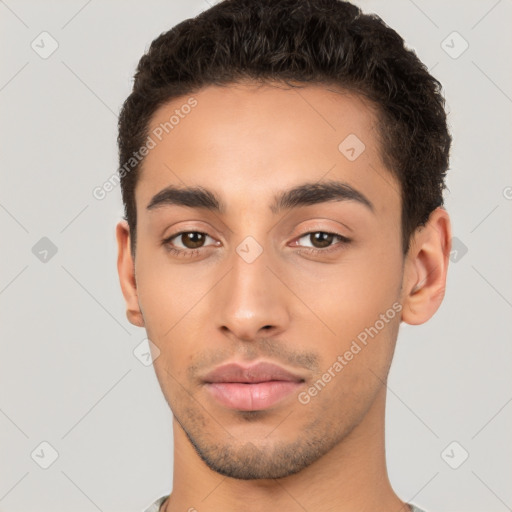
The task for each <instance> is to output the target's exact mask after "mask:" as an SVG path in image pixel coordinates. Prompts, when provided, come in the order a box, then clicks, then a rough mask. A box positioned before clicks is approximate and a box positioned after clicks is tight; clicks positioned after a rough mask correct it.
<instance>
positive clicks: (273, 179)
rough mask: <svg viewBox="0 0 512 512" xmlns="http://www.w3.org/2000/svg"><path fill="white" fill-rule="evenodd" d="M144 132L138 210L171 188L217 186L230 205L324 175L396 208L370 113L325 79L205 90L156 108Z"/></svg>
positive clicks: (394, 185) (393, 187)
mask: <svg viewBox="0 0 512 512" xmlns="http://www.w3.org/2000/svg"><path fill="white" fill-rule="evenodd" d="M190 105H193V106H192V107H191V106H190ZM148 134H149V136H150V137H151V138H152V139H153V142H154V147H153V148H152V149H151V150H150V151H149V153H148V154H147V156H146V157H145V159H144V161H143V163H142V166H141V174H140V177H139V180H138V185H137V189H136V201H137V210H138V211H139V212H140V211H141V209H145V208H146V207H147V205H148V204H149V202H150V201H151V199H152V197H153V196H154V195H155V194H156V193H158V192H159V191H160V190H162V189H163V188H165V187H166V186H168V185H170V184H172V185H176V186H203V187H205V188H208V189H210V190H215V191H216V192H218V194H217V195H219V196H220V197H223V198H225V199H226V201H225V202H226V204H228V208H229V204H230V201H231V200H233V201H234V203H233V208H235V207H240V206H243V205H246V204H247V203H248V202H251V201H252V200H254V201H256V202H258V204H263V202H268V201H267V199H268V198H269V197H270V196H272V197H273V196H274V194H275V192H276V191H279V190H284V189H287V188H291V187H293V186H295V185H297V184H299V183H303V182H320V181H321V180H324V179H328V180H340V181H343V182H344V183H348V184H350V185H352V186H353V187H354V188H356V189H358V190H364V194H365V195H366V196H371V197H372V198H374V199H372V202H373V203H374V204H375V205H376V208H377V210H378V211H379V212H380V213H383V212H384V211H385V210H389V209H390V208H393V206H394V207H396V208H398V202H399V199H398V197H399V194H398V193H397V192H398V185H397V183H396V181H395V180H394V179H393V177H392V176H391V174H390V173H389V171H388V170H386V169H385V168H384V167H383V164H382V160H381V156H380V150H381V148H380V145H379V141H378V132H377V118H376V114H375V111H374V110H373V109H372V106H371V105H370V104H369V103H368V102H366V101H365V100H363V99H362V98H360V97H358V96H357V95H354V94H350V93H348V92H343V91H339V92H338V91H335V90H333V89H332V88H328V87H327V86H321V85H314V86H313V85H309V86H307V87H301V88H284V86H273V85H263V86H257V85H255V84H236V85H229V86H209V87H206V88H204V89H201V90H200V91H199V92H197V93H194V94H193V95H191V96H182V97H179V98H175V99H173V100H172V101H170V102H168V103H167V104H165V105H164V106H162V107H160V108H159V109H158V110H157V111H156V112H155V114H154V116H153V118H152V119H151V122H150V123H149V126H148ZM396 208H395V209H396ZM233 211H235V210H233Z"/></svg>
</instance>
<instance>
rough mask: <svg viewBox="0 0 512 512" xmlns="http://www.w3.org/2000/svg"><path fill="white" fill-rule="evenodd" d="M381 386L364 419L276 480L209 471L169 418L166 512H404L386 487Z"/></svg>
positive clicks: (402, 507) (383, 391)
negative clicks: (306, 463)
mask: <svg viewBox="0 0 512 512" xmlns="http://www.w3.org/2000/svg"><path fill="white" fill-rule="evenodd" d="M385 398H386V395H385V387H383V389H382V390H381V391H380V392H379V394H378V395H377V397H376V399H375V401H374V402H373V404H372V406H371V407H370V409H369V411H368V413H367V414H366V415H365V417H364V419H363V420H362V421H361V423H359V425H357V426H356V427H355V428H354V429H353V430H352V432H351V433H350V434H349V435H347V436H346V437H345V438H344V439H343V441H342V442H340V443H339V444H338V445H337V446H335V447H334V448H333V449H332V450H331V451H330V452H328V453H327V454H325V455H324V456H323V457H321V458H320V459H318V460H317V461H315V462H314V463H313V464H311V465H310V466H308V467H307V468H305V469H303V470H302V471H300V472H299V473H296V474H294V475H290V476H287V477H284V478H280V479H265V480H238V479H234V478H230V477H226V476H224V475H220V474H218V473H216V472H215V471H212V470H211V469H210V468H208V467H207V466H206V465H205V464H204V462H203V461H202V460H201V459H200V458H199V456H198V455H197V453H196V452H195V450H194V448H193V446H192V445H191V444H190V441H189V440H188V438H187V436H186V434H185V432H184V431H183V429H182V428H181V426H180V425H179V424H178V422H177V421H176V420H175V419H174V423H173V427H174V447H175V449H174V476H173V491H172V494H171V495H170V496H169V498H168V499H167V500H166V502H165V503H164V504H163V506H162V508H161V510H162V511H165V512H178V511H184V510H186V511H190V512H194V511H197V512H202V511H206V510H207V511H208V512H235V511H239V510H244V511H247V512H263V511H265V512H269V511H278V510H279V511H280V510H287V511H290V512H295V511H297V512H299V511H300V512H304V510H307V511H308V512H320V511H322V512H327V511H332V512H334V511H336V512H348V511H351V512H353V511H354V510H357V511H359V512H374V511H375V510H380V511H391V512H405V511H409V510H410V509H409V507H408V506H407V505H406V504H405V503H404V502H402V501H401V500H400V499H399V498H398V496H397V495H396V494H395V493H394V491H393V489H392V487H391V484H390V482H389V478H388V474H387V470H386V462H385V445H384V442H385V440H384V409H385Z"/></svg>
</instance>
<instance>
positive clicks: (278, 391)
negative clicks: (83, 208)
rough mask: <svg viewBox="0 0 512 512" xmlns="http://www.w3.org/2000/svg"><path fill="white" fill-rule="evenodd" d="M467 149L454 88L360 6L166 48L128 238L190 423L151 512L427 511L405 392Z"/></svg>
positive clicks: (204, 32)
mask: <svg viewBox="0 0 512 512" xmlns="http://www.w3.org/2000/svg"><path fill="white" fill-rule="evenodd" d="M450 143H451V138H450V135H449V133H448V130H447V125H446V114H445V111H444V100H443V97H442V95H441V88H440V84H439V82H437V81H436V80H435V79H434V78H433V77H432V76H430V75H429V73H428V71H427V69H426V67H425V66H424V65H423V64H422V63H421V62H420V61H419V60H418V58H417V57H416V55H415V54H414V52H412V51H410V50H407V49H405V48H404V44H403V40H402V38H401V37H400V36H399V35H398V34H397V33H396V32H394V31H393V30H392V29H390V28H389V27H387V26H386V25H385V24H384V23H383V22H382V21H381V20H380V18H378V17H377V16H372V15H363V14H362V13H361V12H360V10H359V9H358V8H357V7H355V6H353V5H351V4H350V3H347V2H341V1H337V0H225V1H223V2H220V3H218V4H217V5H215V6H214V7H212V8H210V9H208V10H207V11H205V12H203V13H202V14H200V15H199V16H197V17H196V18H194V19H189V20H186V21H184V22H182V23H180V24H178V25H177V26H176V27H174V28H173V29H172V30H170V31H169V32H166V33H164V34H162V35H160V36H159V37H158V38H157V39H156V40H155V41H153V43H152V45H151V47H150V49H149V51H148V53H147V54H146V55H144V56H143V57H142V59H141V60H140V63H139V65H138V69H137V72H136V75H135V82H134V86H133V92H132V93H131V94H130V96H129V97H128V99H127V100H126V102H125V104H124V106H123V110H122V112H121V116H120V121H119V148H120V164H121V167H120V170H119V172H120V176H121V186H122V193H123V201H124V205H125V214H126V215H125V219H124V220H123V221H121V222H119V224H118V226H117V232H116V233H117V240H118V249H119V256H118V270H119V277H120V282H121V287H122V291H123V295H124V297H125V300H126V307H127V317H128V319H129V321H130V322H131V323H132V324H134V325H137V326H140V327H145V329H146V331H147V336H148V339H149V340H150V342H151V343H150V346H151V350H152V355H153V359H154V367H155V371H156V375H157V378H158V381H159V383H160V386H161V388H162V391H163V394H164V396H165V398H166V400H167V402H168V404H169V406H170V408H171V410H172V413H173V427H174V428H173V435H174V476H173V489H172V493H171V494H170V495H166V496H162V497H160V498H159V499H158V500H156V501H155V502H154V503H153V504H152V505H151V506H150V507H149V508H148V509H147V512H156V511H158V510H160V511H162V512H177V511H186V510H188V511H195V510H197V511H199V512H201V511H209V512H218V511H221V512H226V511H250V512H252V511H277V510H279V511H282V510H286V511H304V510H307V511H308V512H317V511H327V510H331V511H337V512H347V511H358V512H370V511H371V512H373V511H376V510H379V511H386V512H399V511H400V510H402V511H405V510H415V511H418V510H419V509H418V508H416V507H414V506H413V505H411V504H407V503H404V502H403V501H402V500H401V499H400V498H399V497H398V496H397V494H396V493H395V492H394V491H393V489H392V487H391V484H390V482H389V479H388V476H387V470H386V462H385V450H384V446H385V443H384V413H385V400H386V380H387V375H388V372H389V368H390V365H391V361H392V357H393V351H394V347H395V343H396V339H397V335H398V331H399V326H400V323H401V322H406V323H408V324H421V323H423V322H426V321H427V320H428V319H429V318H431V317H432V315H434V313H435V312H436V311H437V309H438V308H439V306H440V304H441V302H442V299H443V296H444V291H445V284H446V273H447V265H448V257H449V253H450V248H451V228H450V221H449V217H448V214H447V212H446V211H445V210H444V208H443V206H442V205H443V197H442V192H443V189H444V188H445V185H444V177H445V173H446V170H447V168H448V158H449V149H450Z"/></svg>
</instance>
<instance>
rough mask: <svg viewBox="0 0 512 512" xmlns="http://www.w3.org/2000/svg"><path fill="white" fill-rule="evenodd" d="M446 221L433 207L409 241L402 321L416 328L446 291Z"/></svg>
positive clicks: (448, 246) (440, 210)
mask: <svg viewBox="0 0 512 512" xmlns="http://www.w3.org/2000/svg"><path fill="white" fill-rule="evenodd" d="M451 238H452V235H451V226H450V218H449V216H448V213H447V212H446V210H445V209H444V208H442V207H438V208H436V209H435V210H434V211H433V212H432V213H431V214H430V217H429V220H428V222H427V223H426V225H425V226H422V227H420V228H418V229H417V230H416V232H415V234H414V235H413V240H411V247H410V250H409V253H408V254H407V258H406V262H405V269H404V279H403V283H402V306H403V309H402V321H404V322H405V323H408V324H411V325H419V324H422V323H424V322H426V321H427V320H429V319H430V318H431V317H432V316H433V315H434V313H435V312H436V311H437V310H438V309H439V306H440V305H441V302H442V301H443V298H444V294H445V290H446V276H447V270H448V260H449V256H450V250H451Z"/></svg>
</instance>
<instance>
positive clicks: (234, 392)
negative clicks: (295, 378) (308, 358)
mask: <svg viewBox="0 0 512 512" xmlns="http://www.w3.org/2000/svg"><path fill="white" fill-rule="evenodd" d="M301 384H302V383H301V382H292V381H285V380H272V381H268V382H258V383H254V384H249V383H248V384H244V383H241V382H209V383H207V384H206V389H208V391H209V392H210V393H211V394H212V395H213V397H214V398H215V399H216V400H217V401H218V402H220V403H221V404H222V405H224V406H225V407H228V408H229V409H237V410H239V411H261V410H263V409H267V408H268V407H271V406H272V405H274V404H276V403H277V402H279V401H280V400H282V399H283V398H285V397H286V396H288V395H290V394H291V393H293V392H294V391H296V390H297V389H298V388H299V387H300V386H301Z"/></svg>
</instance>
